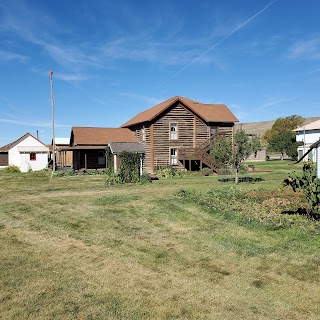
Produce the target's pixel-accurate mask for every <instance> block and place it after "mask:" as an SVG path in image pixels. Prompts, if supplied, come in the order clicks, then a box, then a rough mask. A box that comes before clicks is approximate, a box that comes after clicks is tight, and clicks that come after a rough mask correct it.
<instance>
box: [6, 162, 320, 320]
mask: <svg viewBox="0 0 320 320" xmlns="http://www.w3.org/2000/svg"><path fill="white" fill-rule="evenodd" d="M256 168H257V169H260V170H270V171H271V172H259V173H250V176H253V177H261V178H263V181H261V182H259V183H250V184H244V183H242V184H239V185H237V186H236V185H234V184H232V183H222V182H219V181H218V177H217V176H210V177H192V176H187V177H183V178H174V179H161V180H159V181H153V182H152V183H148V184H143V185H138V184H130V185H115V186H108V185H106V184H105V182H104V181H105V177H104V176H103V175H101V176H74V177H55V176H54V177H53V180H52V183H51V185H50V187H49V180H50V173H49V172H39V173H25V174H6V173H3V172H0V245H1V249H0V318H1V319H66V320H67V319H299V320H300V319H320V281H319V280H320V232H319V230H320V229H319V228H318V227H317V223H315V222H310V223H309V222H308V221H306V223H305V224H303V225H294V224H293V225H292V226H291V227H283V228H269V227H267V226H265V225H264V223H259V222H254V223H253V222H250V221H248V223H245V221H242V222H241V223H240V222H239V221H240V220H239V219H236V218H233V217H231V216H228V217H226V216H225V215H224V214H223V213H222V212H219V211H217V210H211V209H210V208H209V209H208V208H205V207H203V206H200V205H198V204H197V203H195V202H192V201H190V200H188V199H186V198H182V197H179V196H178V192H179V190H181V189H184V190H187V191H188V190H189V191H191V190H197V192H202V191H203V192H206V191H207V190H211V189H222V192H223V190H226V192H228V190H234V189H241V190H242V191H247V192H255V194H257V193H259V192H261V193H266V192H267V193H268V194H271V195H272V194H274V196H275V197H277V195H280V194H283V193H286V195H287V196H288V197H294V198H299V199H301V203H303V198H302V195H301V194H300V193H297V194H295V193H293V192H292V191H290V190H289V189H287V188H283V187H282V185H281V184H282V180H283V179H284V178H285V176H286V174H287V173H288V172H290V171H293V170H297V171H299V170H300V168H301V167H292V165H291V164H290V163H288V162H280V161H279V162H276V161H270V162H264V163H260V164H256ZM244 205H246V206H248V203H247V202H246V203H245V204H244ZM234 215H235V216H236V215H237V212H235V213H234ZM301 219H304V218H301ZM309 224H310V228H309Z"/></svg>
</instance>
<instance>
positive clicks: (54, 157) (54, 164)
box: [49, 71, 56, 172]
mask: <svg viewBox="0 0 320 320" xmlns="http://www.w3.org/2000/svg"><path fill="white" fill-rule="evenodd" d="M52 75H53V72H52V71H49V76H50V91H51V107H52V172H55V171H56V146H55V141H54V140H55V139H54V99H53V83H52Z"/></svg>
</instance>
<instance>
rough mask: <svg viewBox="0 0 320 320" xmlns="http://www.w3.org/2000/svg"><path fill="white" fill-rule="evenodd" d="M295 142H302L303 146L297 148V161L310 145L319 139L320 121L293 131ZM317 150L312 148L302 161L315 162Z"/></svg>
mask: <svg viewBox="0 0 320 320" xmlns="http://www.w3.org/2000/svg"><path fill="white" fill-rule="evenodd" d="M293 131H295V132H296V141H301V142H303V145H301V146H300V147H298V159H300V158H301V157H302V156H303V155H304V154H305V153H307V152H308V151H309V150H310V147H311V145H313V144H314V143H315V142H317V141H318V140H319V139H320V120H317V121H314V122H311V123H309V124H306V125H304V126H302V127H299V128H297V129H295V130H293ZM316 157H317V148H312V150H311V151H310V152H308V157H304V161H308V160H309V161H313V162H317V159H316Z"/></svg>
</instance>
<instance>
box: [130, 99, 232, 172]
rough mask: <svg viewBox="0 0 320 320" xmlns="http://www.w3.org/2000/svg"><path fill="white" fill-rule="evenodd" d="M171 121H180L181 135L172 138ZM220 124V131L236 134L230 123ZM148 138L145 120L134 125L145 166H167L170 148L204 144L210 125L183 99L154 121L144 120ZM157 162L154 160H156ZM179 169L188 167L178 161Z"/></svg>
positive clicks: (151, 170)
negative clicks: (193, 111)
mask: <svg viewBox="0 0 320 320" xmlns="http://www.w3.org/2000/svg"><path fill="white" fill-rule="evenodd" d="M170 123H177V124H178V139H176V140H171V139H170ZM210 125H217V127H218V131H219V132H228V133H230V134H232V126H230V124H223V123H219V124H210ZM144 126H145V141H142V124H139V125H137V126H134V127H131V128H130V129H131V130H132V131H134V132H135V135H136V138H137V141H138V142H141V143H142V144H143V146H144V149H145V157H144V161H143V170H144V171H145V172H149V173H150V172H153V169H156V168H157V167H166V166H168V165H169V164H170V149H171V148H175V149H177V150H178V157H179V149H184V148H195V147H199V146H201V145H203V144H204V143H205V142H206V141H207V140H208V139H209V138H210V126H209V125H207V124H206V123H204V122H203V121H202V120H201V119H199V118H198V117H197V116H195V115H194V114H193V113H191V112H190V111H189V110H188V109H186V108H185V107H184V106H183V105H182V104H181V103H176V104H174V105H173V106H172V107H170V108H168V109H167V111H166V112H165V113H164V114H161V115H160V116H159V117H158V118H156V119H155V120H154V122H153V124H144ZM152 162H153V163H152ZM176 168H177V169H180V170H183V169H185V167H184V166H183V164H182V163H180V162H178V165H177V166H176Z"/></svg>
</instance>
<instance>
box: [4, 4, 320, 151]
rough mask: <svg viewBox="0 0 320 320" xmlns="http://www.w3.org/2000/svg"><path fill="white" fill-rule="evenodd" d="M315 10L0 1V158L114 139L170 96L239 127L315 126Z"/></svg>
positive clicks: (319, 95) (318, 28) (318, 53)
mask: <svg viewBox="0 0 320 320" xmlns="http://www.w3.org/2000/svg"><path fill="white" fill-rule="evenodd" d="M319 12H320V1H319V0H308V1H301V0H276V1H269V0H241V1H239V0H225V1H220V0H198V1H193V0H181V1H180V0H162V1H155V0H148V1H146V0H140V1H138V0H115V1H113V0H91V1H89V0H77V1H61V0H55V1H42V0H1V1H0V37H1V44H0V67H1V72H0V84H1V85H0V146H1V145H4V144H6V143H9V142H11V141H13V140H15V139H17V138H19V137H20V136H22V135H23V134H24V133H26V132H30V133H31V134H34V135H36V131H37V130H38V131H39V138H40V140H42V141H43V142H45V143H49V142H50V141H51V99H50V81H49V74H48V72H49V70H52V71H53V88H54V102H55V136H56V137H69V136H70V131H71V127H72V126H98V127H118V126H120V125H122V124H123V123H124V122H126V121H127V120H129V119H130V118H131V117H133V116H134V115H136V114H137V113H139V112H141V111H143V110H145V109H147V108H149V107H152V106H154V105H156V104H157V103H159V102H161V101H163V100H166V99H168V98H170V97H173V96H176V95H181V96H185V97H187V98H190V99H194V100H197V101H201V102H204V103H225V104H226V105H227V106H228V107H229V108H230V109H231V110H232V111H233V113H234V114H235V115H236V116H237V117H238V119H239V120H240V122H253V121H265V120H273V119H277V118H279V117H285V116H289V115H293V114H297V115H301V116H303V117H311V116H320V108H319V106H320V23H319Z"/></svg>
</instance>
